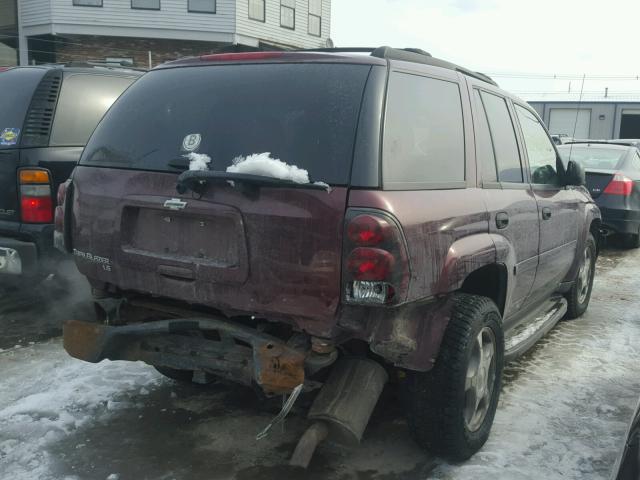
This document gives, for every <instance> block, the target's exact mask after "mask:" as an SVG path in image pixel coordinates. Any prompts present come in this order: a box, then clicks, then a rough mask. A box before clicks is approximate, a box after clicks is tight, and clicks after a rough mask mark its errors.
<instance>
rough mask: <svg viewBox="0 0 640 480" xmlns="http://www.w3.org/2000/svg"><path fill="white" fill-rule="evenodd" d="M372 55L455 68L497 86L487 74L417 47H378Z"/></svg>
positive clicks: (450, 68)
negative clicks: (442, 58)
mask: <svg viewBox="0 0 640 480" xmlns="http://www.w3.org/2000/svg"><path fill="white" fill-rule="evenodd" d="M371 56H372V57H378V58H386V59H389V60H401V61H403V62H413V63H422V64H424V65H433V66H434V67H441V68H447V69H449V70H455V71H456V72H460V73H462V74H464V75H467V76H469V77H473V78H475V79H477V80H482V81H483V82H487V83H490V84H491V85H494V86H496V87H497V86H498V84H497V83H496V82H495V81H494V80H493V79H492V78H491V77H489V76H488V75H485V74H484V73H480V72H474V71H473V70H469V69H468V68H464V67H461V66H460V65H456V64H455V63H451V62H447V61H446V60H441V59H439V58H435V57H433V56H431V54H430V53H427V52H425V51H424V50H420V49H418V48H402V49H399V48H391V47H379V48H376V49H375V50H373V51H372V52H371Z"/></svg>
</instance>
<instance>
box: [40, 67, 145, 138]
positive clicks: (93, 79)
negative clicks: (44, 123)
mask: <svg viewBox="0 0 640 480" xmlns="http://www.w3.org/2000/svg"><path fill="white" fill-rule="evenodd" d="M134 80H135V79H134V78H131V77H118V76H114V75H96V74H85V73H74V74H71V75H65V78H64V81H63V82H62V88H61V89H60V97H59V98H58V106H57V107H56V116H55V119H54V121H53V127H52V130H51V141H50V145H51V146H84V145H85V144H86V143H87V140H88V139H89V136H90V135H91V133H92V132H93V130H94V129H95V128H96V125H97V124H98V122H99V121H100V119H101V118H102V117H103V115H104V112H106V111H107V110H108V109H109V107H110V106H111V105H112V104H113V102H115V101H116V100H117V99H118V97H119V96H120V95H121V94H122V92H124V91H125V90H126V88H127V87H128V86H129V85H131V83H132V82H133V81H134Z"/></svg>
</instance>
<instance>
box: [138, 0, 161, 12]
mask: <svg viewBox="0 0 640 480" xmlns="http://www.w3.org/2000/svg"><path fill="white" fill-rule="evenodd" d="M131 8H139V9H141V10H160V0H131Z"/></svg>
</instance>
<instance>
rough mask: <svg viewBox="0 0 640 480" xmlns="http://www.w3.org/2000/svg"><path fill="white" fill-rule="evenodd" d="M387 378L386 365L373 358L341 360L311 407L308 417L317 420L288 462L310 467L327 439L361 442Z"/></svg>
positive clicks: (343, 442) (349, 442)
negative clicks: (319, 448) (314, 454)
mask: <svg viewBox="0 0 640 480" xmlns="http://www.w3.org/2000/svg"><path fill="white" fill-rule="evenodd" d="M388 379H389V377H388V375H387V372H386V370H385V369H384V367H382V365H380V364H379V363H377V362H375V361H373V360H369V359H366V358H345V359H342V360H340V361H339V362H338V363H337V364H336V365H335V367H334V368H333V371H332V372H331V374H330V375H329V379H328V380H327V382H326V383H325V384H324V386H323V387H322V389H321V390H320V392H319V393H318V396H317V397H316V399H315V400H314V402H313V405H312V406H311V410H310V411H309V415H308V418H309V420H311V421H312V422H314V423H313V424H312V425H311V426H310V427H309V428H308V429H307V431H306V432H305V433H304V435H303V436H302V438H301V439H300V441H299V442H298V445H297V446H296V449H295V451H294V453H293V455H292V457H291V460H290V461H289V464H290V465H293V466H298V467H303V468H307V466H308V465H309V462H310V461H311V457H312V456H313V453H314V452H315V450H316V447H317V446H318V444H319V443H320V442H322V441H323V440H324V439H325V438H328V439H329V441H332V442H335V443H339V444H342V445H346V446H356V445H358V444H359V443H360V440H361V439H362V435H363V433H364V430H365V428H366V427H367V424H368V423H369V419H370V418H371V413H373V409H374V407H375V406H376V403H377V402H378V398H380V394H381V393H382V389H383V388H384V385H385V384H386V383H387V380H388Z"/></svg>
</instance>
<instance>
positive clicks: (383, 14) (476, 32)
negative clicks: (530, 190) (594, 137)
mask: <svg viewBox="0 0 640 480" xmlns="http://www.w3.org/2000/svg"><path fill="white" fill-rule="evenodd" d="M332 10H333V11H332V26H331V36H332V38H333V40H334V42H335V44H336V46H341V47H342V46H356V45H359V46H380V45H390V46H397V47H406V46H410V47H418V48H422V49H424V50H426V51H428V52H430V53H431V54H432V55H434V56H437V57H440V58H444V59H446V60H450V61H452V62H455V63H458V64H460V65H464V66H465V67H468V68H472V69H475V70H479V71H482V72H486V73H494V74H496V73H509V74H512V73H521V74H522V73H524V74H534V75H553V74H562V75H566V74H569V75H575V76H576V78H573V79H570V78H564V77H563V78H560V79H556V80H553V79H540V78H532V79H522V78H513V77H502V76H497V75H496V77H495V78H496V80H497V81H498V83H500V84H501V86H503V87H505V88H507V89H509V90H511V91H516V92H517V93H519V94H520V95H521V96H523V97H525V98H526V97H531V96H535V95H529V94H526V93H525V92H543V91H551V90H553V91H557V92H568V91H569V88H570V89H571V92H572V93H573V94H574V95H575V94H578V93H579V91H580V87H581V81H580V80H579V79H578V78H577V77H579V76H581V75H582V74H586V75H587V80H586V82H585V86H584V90H585V92H600V91H602V93H604V88H605V87H609V94H610V95H611V94H614V95H615V94H618V93H624V94H625V95H626V96H627V97H630V96H633V95H636V96H638V98H639V99H640V80H633V81H622V80H621V79H613V78H608V79H603V80H595V79H593V78H589V77H593V76H609V77H614V76H620V75H624V76H627V75H633V76H635V75H640V62H639V61H638V59H639V57H640V1H639V0H606V1H605V0H601V1H592V0H333V2H332ZM529 76H532V75H529ZM569 82H571V86H569Z"/></svg>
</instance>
